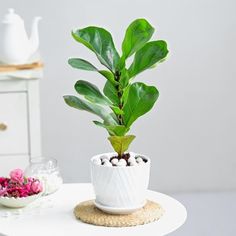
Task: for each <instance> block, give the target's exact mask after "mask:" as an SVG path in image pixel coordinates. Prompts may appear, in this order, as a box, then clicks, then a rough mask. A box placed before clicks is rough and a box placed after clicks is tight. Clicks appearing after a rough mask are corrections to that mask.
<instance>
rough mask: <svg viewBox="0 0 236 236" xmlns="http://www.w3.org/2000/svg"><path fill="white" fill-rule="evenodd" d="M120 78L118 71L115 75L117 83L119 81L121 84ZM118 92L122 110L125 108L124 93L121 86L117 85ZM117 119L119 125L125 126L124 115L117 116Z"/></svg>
mask: <svg viewBox="0 0 236 236" xmlns="http://www.w3.org/2000/svg"><path fill="white" fill-rule="evenodd" d="M120 76H121V73H120V71H116V73H115V81H117V82H118V83H119V81H120ZM116 90H117V95H118V98H119V104H118V105H119V108H120V109H121V110H122V108H123V103H122V95H123V91H122V89H120V85H116ZM117 119H118V121H119V125H123V123H124V122H123V116H122V115H117Z"/></svg>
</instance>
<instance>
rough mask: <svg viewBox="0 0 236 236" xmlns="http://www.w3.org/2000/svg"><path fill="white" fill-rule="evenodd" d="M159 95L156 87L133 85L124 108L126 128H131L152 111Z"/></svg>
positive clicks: (140, 84)
mask: <svg viewBox="0 0 236 236" xmlns="http://www.w3.org/2000/svg"><path fill="white" fill-rule="evenodd" d="M158 95H159V93H158V90H157V89H156V88H155V87H154V86H147V85H145V84H144V83H138V82H137V83H133V84H132V85H131V86H130V88H129V92H128V97H127V99H126V103H125V104H124V107H123V111H124V116H123V117H124V122H125V126H126V127H130V126H131V125H132V123H133V122H134V121H135V120H136V119H138V118H139V117H140V116H142V115H144V114H145V113H147V112H148V111H150V110H151V108H152V107H153V105H154V103H155V102H156V100H157V98H158Z"/></svg>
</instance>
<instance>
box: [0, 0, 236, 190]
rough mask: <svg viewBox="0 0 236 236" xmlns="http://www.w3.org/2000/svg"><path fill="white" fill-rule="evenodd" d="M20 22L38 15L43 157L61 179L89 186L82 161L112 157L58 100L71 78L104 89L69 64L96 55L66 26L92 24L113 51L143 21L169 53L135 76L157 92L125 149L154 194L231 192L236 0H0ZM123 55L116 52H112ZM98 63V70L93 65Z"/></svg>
mask: <svg viewBox="0 0 236 236" xmlns="http://www.w3.org/2000/svg"><path fill="white" fill-rule="evenodd" d="M8 7H14V8H16V10H17V12H19V13H20V14H21V15H22V16H24V18H25V20H26V22H27V26H28V28H29V22H30V20H31V19H32V17H33V16H34V15H41V16H42V17H43V21H42V23H41V25H40V37H41V54H42V56H43V59H44V62H45V78H44V79H43V80H42V81H41V107H42V133H43V153H44V155H45V156H52V157H55V158H57V159H58V160H59V162H60V165H61V169H62V172H63V175H64V178H65V180H66V181H72V182H75V181H79V182H84V181H89V165H88V163H89V158H90V157H91V156H92V155H94V154H96V153H101V152H107V151H110V150H111V147H110V145H109V143H108V142H107V140H106V137H107V134H106V133H105V131H104V130H103V129H99V128H97V127H95V126H94V125H93V124H92V123H91V120H92V119H93V118H94V117H93V116H92V115H90V114H87V113H85V112H80V111H76V110H72V109H70V108H68V107H67V106H66V105H65V104H64V102H63V99H62V95H63V94H66V93H67V94H68V93H73V84H74V82H75V81H76V80H78V79H87V80H89V81H92V82H94V83H96V84H98V85H99V86H102V85H103V83H104V79H103V78H102V77H101V76H99V75H97V74H94V73H90V72H83V71H76V70H73V69H71V68H70V67H69V66H68V65H67V58H68V57H71V56H79V57H82V58H85V59H86V58H87V59H90V60H92V61H93V62H94V64H96V63H97V60H96V58H95V57H94V56H93V55H92V54H91V53H90V52H89V51H88V50H86V49H84V48H83V47H82V46H81V45H79V44H77V43H76V42H75V41H73V40H72V38H71V36H70V31H71V29H72V28H75V27H78V28H82V27H85V26H88V25H98V26H103V27H104V28H107V29H108V30H110V31H111V32H112V33H113V36H114V40H115V42H116V43H117V44H118V45H120V43H121V41H122V38H123V35H124V30H125V28H126V27H127V25H128V24H129V23H130V22H131V21H132V20H133V19H135V18H138V17H145V18H147V19H148V20H149V21H150V22H151V23H152V25H154V26H155V28H156V34H155V37H154V38H162V39H165V40H167V41H168V43H169V49H170V56H169V59H168V60H167V61H166V62H165V63H163V64H161V65H160V66H159V68H156V69H154V70H149V71H147V72H145V73H143V74H142V75H141V76H138V77H137V78H136V80H142V81H144V82H146V83H148V84H154V85H156V86H157V87H158V89H159V91H160V99H159V101H158V103H157V105H156V107H155V109H153V110H152V111H151V112H150V113H149V114H148V115H147V116H145V117H143V118H140V120H138V121H137V122H136V123H135V125H134V126H133V129H132V133H133V134H135V135H136V136H137V138H136V140H135V141H134V143H133V145H132V150H134V151H136V152H140V153H144V154H147V155H149V156H150V157H151V158H152V175H151V188H153V189H156V190H160V191H183V190H220V189H235V188H236V176H235V171H236V158H235V155H236V145H235V133H236V132H235V131H236V123H235V118H236V109H235V101H236V93H235V87H236V62H235V55H236V44H235V41H236V31H235V28H236V14H235V9H236V2H235V1H234V0H224V1H220V0H198V1H195V0H177V1H171V0H162V1H157V0H145V1H144V0H143V1H134V0H133V1H127V0H120V1H111V0H100V1H92V0H87V1H82V0H68V1H62V0H61V1H58V0H51V1H46V0H41V1H29V0H28V1H23V0H21V1H19V0H14V1H13V0H10V1H3V0H1V7H0V15H1V16H2V15H3V13H4V12H5V11H6V9H7V8H8ZM119 49H120V48H119ZM97 65H98V64H97Z"/></svg>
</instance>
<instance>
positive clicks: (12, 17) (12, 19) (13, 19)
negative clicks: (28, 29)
mask: <svg viewBox="0 0 236 236" xmlns="http://www.w3.org/2000/svg"><path fill="white" fill-rule="evenodd" d="M18 22H23V20H22V18H21V17H20V16H19V15H17V14H16V13H15V10H14V9H13V8H9V9H8V13H7V14H6V15H5V16H4V18H3V23H18Z"/></svg>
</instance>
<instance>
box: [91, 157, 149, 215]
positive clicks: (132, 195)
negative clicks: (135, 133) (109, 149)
mask: <svg viewBox="0 0 236 236" xmlns="http://www.w3.org/2000/svg"><path fill="white" fill-rule="evenodd" d="M104 155H106V156H109V157H113V156H115V155H117V154H116V153H104V154H100V155H96V156H94V157H93V158H92V159H91V178H92V184H93V187H94V191H95V195H96V200H95V204H96V206H97V207H98V208H100V209H102V210H104V211H108V212H110V213H121V214H122V213H130V212H132V211H135V210H137V209H140V208H142V207H143V206H144V205H145V203H146V191H147V188H148V183H149V175H150V159H149V158H148V157H146V156H144V155H140V154H137V155H139V156H142V158H143V159H145V160H146V162H145V163H143V164H141V165H135V166H122V167H120V166H119V167H118V166H103V165H97V164H95V163H94V159H97V158H100V157H101V156H104Z"/></svg>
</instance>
